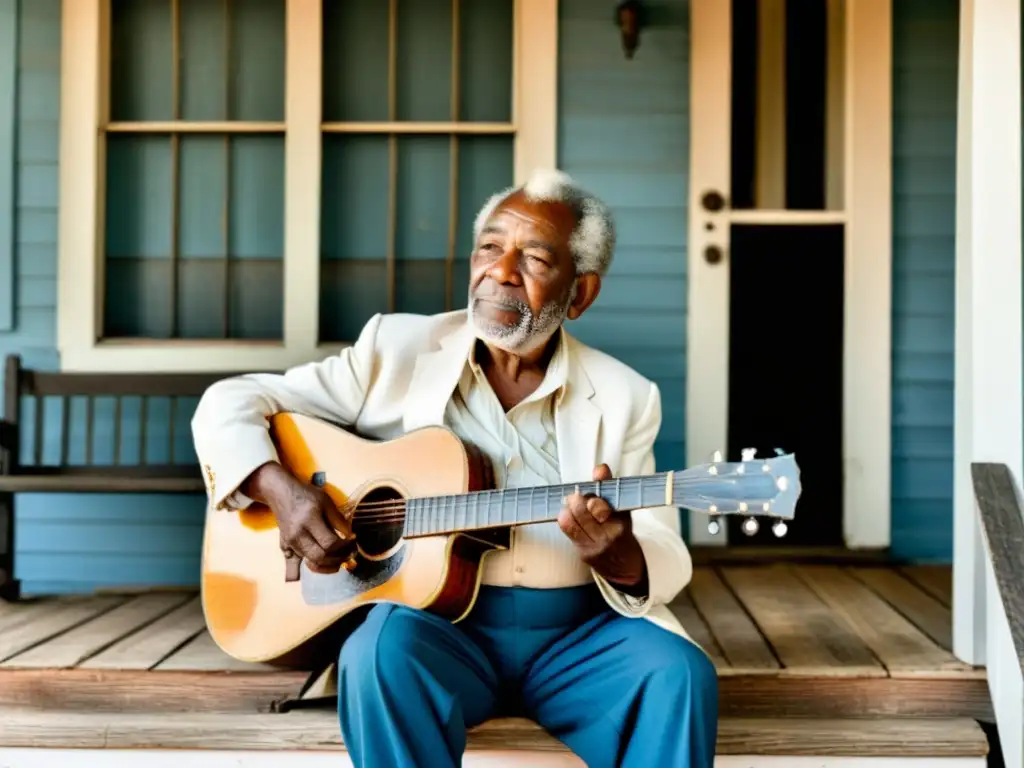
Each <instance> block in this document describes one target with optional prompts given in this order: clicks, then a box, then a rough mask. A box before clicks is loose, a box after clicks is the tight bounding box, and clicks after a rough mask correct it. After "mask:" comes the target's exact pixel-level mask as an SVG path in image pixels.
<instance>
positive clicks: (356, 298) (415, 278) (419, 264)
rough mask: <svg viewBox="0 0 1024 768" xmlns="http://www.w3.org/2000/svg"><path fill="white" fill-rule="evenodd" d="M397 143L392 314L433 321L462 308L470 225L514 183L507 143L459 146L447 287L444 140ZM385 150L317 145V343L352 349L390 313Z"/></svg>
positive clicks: (477, 140) (327, 142) (368, 143)
mask: <svg viewBox="0 0 1024 768" xmlns="http://www.w3.org/2000/svg"><path fill="white" fill-rule="evenodd" d="M396 143H397V152H396V159H397V174H396V178H397V186H396V190H395V192H396V194H395V206H396V207H395V218H396V222H395V228H394V247H395V285H394V289H395V310H396V311H398V312H415V313H421V314H434V313H437V312H443V311H445V310H446V309H456V308H461V307H464V306H465V305H466V285H467V281H468V275H469V268H468V263H469V255H470V252H471V249H472V227H473V220H474V219H475V217H476V213H477V211H478V210H479V208H480V207H481V206H482V205H483V204H484V202H485V201H486V200H487V198H488V197H489V196H490V195H491V194H493V193H494V192H496V191H498V190H500V189H503V188H505V187H507V186H509V185H511V183H512V174H513V139H512V137H511V136H461V137H459V138H458V139H457V148H456V152H457V153H458V179H457V180H456V182H457V190H458V193H457V195H456V212H455V216H456V219H455V225H456V244H455V251H454V254H453V257H454V263H453V264H452V265H451V275H450V278H449V277H448V275H447V272H448V270H449V266H448V264H447V258H448V252H449V228H450V226H451V215H450V213H449V201H450V196H451V193H450V158H451V146H450V144H451V139H450V137H448V136H402V137H398V138H397V139H396ZM388 144H389V138H388V137H386V136H359V135H344V134H337V135H327V136H325V137H324V166H323V167H324V172H323V189H324V207H323V213H322V221H323V225H322V233H321V234H322V246H323V261H322V265H321V291H320V334H321V338H322V340H323V341H351V340H353V339H355V338H356V336H357V335H358V333H359V330H360V329H361V328H362V326H363V325H364V324H365V323H366V321H367V320H369V319H370V317H372V316H373V315H374V314H375V313H377V312H387V311H388V309H389V307H388V293H389V292H388V270H387V253H388V246H389V229H388V210H389V179H390V173H389V166H388V156H389V155H388ZM449 283H450V295H448V296H446V292H447V289H448V285H449Z"/></svg>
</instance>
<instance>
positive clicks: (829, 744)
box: [0, 709, 988, 758]
mask: <svg viewBox="0 0 1024 768" xmlns="http://www.w3.org/2000/svg"><path fill="white" fill-rule="evenodd" d="M0 724H2V725H0V751H2V750H3V749H5V748H18V747H29V748H35V749H85V750H90V749H118V750H155V749H175V750H201V751H209V750H220V751H250V750H255V751H288V752H295V751H299V752H308V751H323V750H339V751H340V750H344V745H343V743H342V740H341V736H340V733H339V728H338V720H337V717H336V715H335V714H334V713H333V712H325V711H319V710H299V711H294V712H290V713H287V714H229V713H212V712H211V713H181V714H176V715H174V716H173V717H169V716H167V715H166V714H158V713H145V712H101V713H93V712H36V711H27V710H20V709H4V710H0ZM468 751H469V752H470V753H473V752H505V753H508V752H515V753H517V754H519V755H520V756H523V757H525V754H522V753H537V754H548V755H551V754H552V753H563V754H565V755H566V756H567V757H568V756H570V755H569V752H568V750H567V749H566V747H565V746H564V745H563V744H562V743H561V742H559V741H558V740H556V739H555V738H553V737H552V736H550V735H548V734H547V733H546V732H545V731H544V730H543V729H542V728H540V727H539V726H537V725H536V724H535V723H532V722H530V721H529V720H523V719H520V718H503V719H497V720H492V721H490V722H488V723H485V724H484V725H482V726H480V727H479V728H476V729H474V730H472V731H471V732H470V735H469V739H468ZM717 753H718V754H719V755H756V756H768V755H774V756H785V757H800V756H807V757H823V756H827V757H861V758H866V757H902V758H953V757H956V758H978V757H984V756H985V755H987V754H988V741H987V740H986V738H985V734H984V732H983V731H982V729H981V728H980V726H978V724H977V723H976V722H974V721H973V720H968V719H962V718H960V719H896V720H893V719H882V718H873V719H841V720H829V719H796V718H725V719H723V720H721V722H720V723H719V733H718V751H717Z"/></svg>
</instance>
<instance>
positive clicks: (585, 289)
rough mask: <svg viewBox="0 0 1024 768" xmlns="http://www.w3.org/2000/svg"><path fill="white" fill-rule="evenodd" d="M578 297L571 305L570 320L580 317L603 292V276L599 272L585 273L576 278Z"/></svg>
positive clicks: (575, 297)
mask: <svg viewBox="0 0 1024 768" xmlns="http://www.w3.org/2000/svg"><path fill="white" fill-rule="evenodd" d="M575 290H576V295H575V296H573V300H572V303H571V304H570V305H569V319H570V320H575V319H576V318H578V317H580V316H581V315H582V314H583V313H584V312H586V311H587V309H588V308H589V307H590V305H591V304H593V303H594V300H595V299H596V298H597V295H598V294H599V293H600V292H601V276H600V275H599V274H597V272H585V273H583V274H582V275H580V276H579V277H578V278H576V289H575Z"/></svg>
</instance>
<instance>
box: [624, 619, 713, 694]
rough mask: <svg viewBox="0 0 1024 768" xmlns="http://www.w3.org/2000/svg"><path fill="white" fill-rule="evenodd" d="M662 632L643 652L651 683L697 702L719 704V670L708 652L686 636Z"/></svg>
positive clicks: (642, 656)
mask: <svg viewBox="0 0 1024 768" xmlns="http://www.w3.org/2000/svg"><path fill="white" fill-rule="evenodd" d="M658 633H659V634H658V635H657V638H658V639H657V640H653V638H652V642H650V643H649V644H648V645H647V646H645V648H644V650H643V653H642V655H641V658H642V664H643V666H644V674H645V676H646V677H647V678H648V683H649V685H650V686H651V687H652V688H655V689H658V690H661V691H662V692H664V693H666V694H669V695H673V696H675V697H680V698H684V699H690V700H692V701H694V702H695V703H697V702H699V703H701V704H708V705H716V704H717V701H718V673H717V671H716V670H715V665H714V664H712V663H711V659H709V658H708V656H707V654H706V653H704V651H702V650H701V649H700V648H699V647H698V646H697V645H695V644H694V643H692V642H690V641H689V640H687V639H685V638H683V637H679V636H678V635H675V634H671V633H669V632H666V631H665V630H661V629H659V630H658Z"/></svg>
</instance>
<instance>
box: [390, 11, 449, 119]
mask: <svg viewBox="0 0 1024 768" xmlns="http://www.w3.org/2000/svg"><path fill="white" fill-rule="evenodd" d="M397 26H398V50H397V56H396V59H397V63H398V82H397V85H398V99H397V101H398V104H397V108H398V114H397V115H396V119H397V120H408V121H425V120H451V119H452V107H451V96H452V88H451V82H452V3H451V0H399V1H398V24H397Z"/></svg>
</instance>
